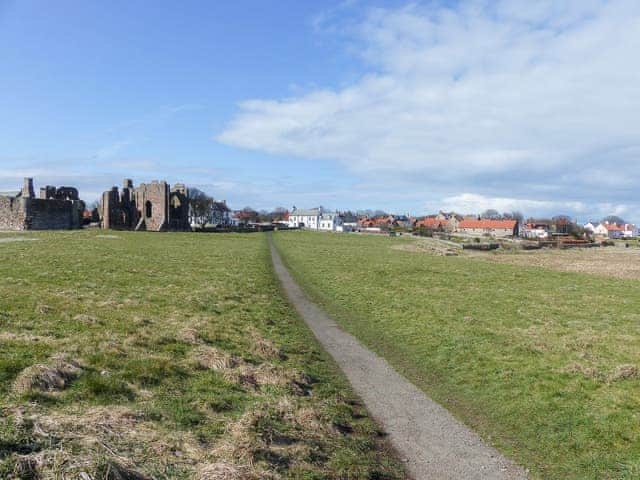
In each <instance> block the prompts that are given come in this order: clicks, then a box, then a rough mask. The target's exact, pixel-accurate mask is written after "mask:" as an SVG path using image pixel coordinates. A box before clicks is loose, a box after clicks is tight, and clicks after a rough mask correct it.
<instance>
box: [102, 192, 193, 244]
mask: <svg viewBox="0 0 640 480" xmlns="http://www.w3.org/2000/svg"><path fill="white" fill-rule="evenodd" d="M187 195H188V191H187V187H185V186H184V185H183V184H176V185H174V187H173V188H171V187H170V186H169V184H168V183H167V182H164V181H162V182H159V181H157V180H154V181H153V182H151V183H148V184H144V183H142V184H140V185H139V186H138V187H134V186H133V181H132V180H130V179H125V180H124V182H123V185H122V190H118V187H113V188H111V190H109V191H106V192H104V193H103V194H102V200H101V203H100V222H101V226H102V228H108V229H115V230H136V231H138V230H147V231H152V232H164V231H169V230H174V231H189V230H191V227H190V225H189V199H188V197H187Z"/></svg>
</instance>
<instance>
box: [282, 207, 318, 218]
mask: <svg viewBox="0 0 640 480" xmlns="http://www.w3.org/2000/svg"><path fill="white" fill-rule="evenodd" d="M321 213H322V210H321V209H320V208H307V209H304V208H296V209H295V210H293V211H292V212H291V213H290V214H289V215H297V216H305V217H316V216H318V215H320V214H321Z"/></svg>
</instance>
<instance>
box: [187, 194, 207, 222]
mask: <svg viewBox="0 0 640 480" xmlns="http://www.w3.org/2000/svg"><path fill="white" fill-rule="evenodd" d="M187 198H188V200H189V216H190V217H191V221H192V223H195V224H197V225H200V226H202V227H204V226H205V225H206V224H207V222H208V221H209V218H210V216H211V210H212V209H213V198H212V197H210V196H209V195H207V194H206V193H204V192H203V191H202V190H199V189H197V188H189V189H188V197H187Z"/></svg>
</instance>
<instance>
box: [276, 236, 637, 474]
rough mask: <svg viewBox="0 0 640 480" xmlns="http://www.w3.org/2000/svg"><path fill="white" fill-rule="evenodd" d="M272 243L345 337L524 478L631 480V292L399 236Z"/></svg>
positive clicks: (625, 286)
mask: <svg viewBox="0 0 640 480" xmlns="http://www.w3.org/2000/svg"><path fill="white" fill-rule="evenodd" d="M274 240H275V242H276V245H277V247H278V249H279V250H280V251H281V253H282V256H283V258H284V261H285V263H287V264H288V266H289V267H290V269H291V270H292V273H293V274H294V276H295V277H296V278H297V279H298V280H299V281H300V282H301V283H302V284H303V286H304V288H305V289H306V291H307V292H308V293H309V294H310V295H311V296H312V298H314V299H315V300H316V301H317V302H318V303H320V304H321V305H323V306H324V307H325V308H326V309H327V310H328V311H330V312H331V313H332V314H333V315H334V316H335V317H336V318H337V319H338V321H339V322H340V323H341V325H342V326H343V327H344V328H345V329H346V330H348V331H349V332H351V333H352V334H354V335H356V336H357V337H358V338H360V340H361V341H363V343H365V344H366V345H368V346H369V347H370V348H372V349H373V350H374V351H376V352H378V353H379V354H381V355H382V356H384V357H385V358H386V359H387V360H388V361H389V362H390V363H391V364H392V365H393V366H394V367H395V368H396V369H398V370H399V371H400V372H401V373H403V374H404V375H405V376H406V377H407V378H409V379H410V380H411V381H412V382H414V383H415V384H416V385H418V386H419V387H420V388H422V389H423V390H424V391H426V392H427V393H428V394H429V395H430V396H432V397H433V398H434V399H435V400H437V401H438V402H440V403H441V404H442V405H444V406H446V407H447V408H448V409H449V410H450V411H452V412H453V413H454V414H455V415H456V416H457V417H458V418H460V419H461V420H463V421H464V422H465V423H467V424H468V425H470V426H471V427H473V428H474V429H475V430H476V431H478V432H479V433H480V435H481V436H482V437H483V438H484V439H485V440H486V441H488V442H489V443H491V444H493V445H495V446H496V447H497V448H499V449H500V450H501V451H503V452H504V453H506V454H507V455H508V456H510V457H512V458H513V459H514V460H515V461H517V462H518V463H520V464H522V465H523V466H525V467H527V468H529V469H530V470H531V474H532V476H533V477H535V478H541V479H637V478H640V378H639V377H638V374H637V369H638V368H639V367H640V283H639V282H638V281H631V280H616V279H610V278H603V277H597V276H587V275H581V274H571V273H560V272H555V271H549V270H544V269H539V268H523V267H516V266H511V265H497V264H493V263H489V262H484V261H482V260H477V259H471V258H466V257H464V256H461V257H439V256H432V255H428V254H424V253H413V252H406V251H400V250H396V249H392V248H391V246H393V245H396V244H398V243H399V242H403V241H407V240H404V239H392V238H385V237H373V236H360V235H329V234H317V233H310V232H280V233H277V234H276V235H274ZM623 365H631V366H632V367H635V368H636V370H635V372H636V373H635V374H633V373H632V374H631V375H630V376H629V375H628V378H621V376H620V375H617V374H616V372H618V369H619V368H620V367H621V366H623ZM631 372H633V368H631Z"/></svg>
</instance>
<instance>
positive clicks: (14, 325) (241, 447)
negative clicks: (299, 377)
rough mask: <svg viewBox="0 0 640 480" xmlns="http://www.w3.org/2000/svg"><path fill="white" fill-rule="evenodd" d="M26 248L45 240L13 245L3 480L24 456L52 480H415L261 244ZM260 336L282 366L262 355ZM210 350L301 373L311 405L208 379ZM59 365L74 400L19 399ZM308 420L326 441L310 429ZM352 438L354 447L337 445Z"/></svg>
mask: <svg viewBox="0 0 640 480" xmlns="http://www.w3.org/2000/svg"><path fill="white" fill-rule="evenodd" d="M104 235H107V236H115V237H116V238H105V237H104ZM15 236H16V235H15V234H0V238H8V237H15ZM21 236H27V237H31V238H36V239H37V240H36V241H30V242H11V243H0V278H2V282H0V478H9V477H11V476H12V475H14V474H15V472H17V471H19V470H20V469H21V468H23V470H24V462H25V460H24V458H30V457H24V455H27V456H28V455H33V458H34V459H37V462H38V467H37V468H38V469H39V471H40V474H41V475H42V476H43V477H46V478H53V477H54V476H55V475H58V476H60V475H62V474H66V475H69V476H70V478H71V477H72V476H73V475H77V474H78V473H79V472H80V471H86V472H88V473H89V474H91V475H95V477H94V478H100V475H101V473H100V472H103V471H106V470H108V469H109V468H110V467H109V465H110V464H111V463H110V462H117V463H119V464H121V465H126V466H128V467H131V468H133V469H134V470H136V471H139V472H143V473H145V474H147V475H152V476H153V477H154V478H157V479H169V478H172V479H173V478H184V479H187V478H195V477H194V475H195V474H196V472H197V471H198V470H199V469H200V468H202V467H203V466H205V465H210V464H215V463H216V462H219V461H227V462H231V463H232V464H237V465H249V464H252V465H253V466H254V468H255V470H256V472H258V474H260V472H262V473H263V474H266V473H276V474H278V475H280V476H281V477H282V478H308V479H312V478H318V479H319V478H336V479H337V478H340V479H343V478H345V479H346V478H352V479H356V478H358V479H359V478H372V479H373V478H381V479H383V478H388V479H392V478H402V477H403V474H402V469H401V467H399V466H398V463H397V462H396V461H395V460H394V459H393V458H392V455H391V454H390V452H389V451H388V448H387V447H386V445H385V442H384V441H383V440H382V439H381V437H380V434H379V432H378V431H377V428H376V426H375V424H374V423H373V422H372V421H371V419H369V418H367V417H366V414H365V415H362V414H363V412H362V408H361V407H360V406H359V404H358V402H357V399H355V398H354V396H353V393H352V392H351V391H350V389H349V387H348V384H347V382H346V380H345V379H344V378H343V377H342V376H341V374H339V372H338V370H337V367H336V366H335V364H334V363H333V362H332V361H331V360H330V359H329V358H328V357H327V356H326V354H324V353H323V352H322V351H321V350H320V348H319V346H318V345H317V343H316V342H315V340H314V339H313V337H312V335H311V333H310V332H309V331H308V330H307V328H306V327H305V326H304V324H303V323H302V322H301V320H300V319H299V318H298V317H297V315H296V314H295V312H294V311H293V309H292V308H291V307H290V306H289V305H288V304H287V303H286V301H285V300H284V298H283V295H282V293H281V291H280V287H279V284H278V282H277V280H276V279H275V277H274V274H273V271H272V267H271V263H270V256H269V250H268V246H267V242H266V237H265V236H264V235H263V234H255V235H237V234H236V235H234V234H223V235H202V234H149V233H131V232H95V231H83V232H42V233H32V234H27V235H21ZM258 337H259V338H263V339H266V340H268V341H271V342H272V343H273V344H274V345H275V346H276V347H277V348H279V349H280V350H281V351H282V353H283V355H282V356H281V358H280V357H279V358H270V359H265V358H263V357H261V356H260V355H259V354H258V353H256V351H255V348H254V342H255V338H258ZM201 348H208V349H214V348H215V349H217V350H218V351H224V352H227V353H228V354H230V355H235V356H237V357H238V358H240V359H241V360H242V362H243V363H244V364H245V365H248V366H250V367H251V366H253V367H257V366H259V365H263V364H273V365H275V366H277V367H279V368H282V369H285V370H291V371H301V372H304V373H305V374H306V375H307V376H308V377H310V378H311V380H312V384H311V386H310V395H307V396H303V395H300V394H299V392H298V393H296V392H295V391H292V390H291V389H290V388H289V387H288V386H286V385H282V386H278V385H266V386H264V387H260V388H258V389H254V388H248V387H247V386H245V385H243V384H240V383H238V382H236V381H234V380H233V378H230V377H229V376H226V375H224V374H223V373H222V372H220V371H214V370H207V369H205V368H202V367H201V366H199V365H198V364H197V363H196V361H195V360H194V356H193V355H194V352H195V351H196V350H197V349H201ZM59 354H64V355H65V356H66V357H67V358H69V359H72V360H73V361H75V362H77V363H79V364H80V366H81V367H82V374H81V375H80V376H78V378H76V379H75V380H74V381H72V382H71V383H70V384H68V385H67V388H64V389H59V390H57V391H40V390H31V391H28V392H25V393H19V392H17V391H16V389H15V387H14V382H15V381H16V378H17V377H18V376H19V375H20V374H21V372H23V370H25V369H26V368H28V367H30V366H32V365H34V364H39V363H44V364H49V363H50V362H51V361H52V357H53V356H55V355H59ZM302 411H311V412H313V414H314V415H315V417H317V418H320V419H321V420H322V421H321V422H320V423H319V425H320V427H322V429H326V431H325V430H322V431H317V432H312V431H305V430H304V429H302V428H299V427H297V426H296V425H297V424H296V423H295V422H296V418H295V417H296V415H298V414H299V412H302ZM365 413H366V412H365ZM315 417H314V418H315ZM252 421H253V423H251V422H252ZM344 423H346V424H347V425H348V426H349V428H350V430H351V433H349V434H337V435H336V434H334V433H333V432H334V430H335V429H334V428H333V426H334V425H338V424H344ZM274 431H285V432H287V435H288V437H289V441H288V443H287V444H286V445H280V444H277V442H275V441H274V440H273V439H272V437H271V436H270V432H274ZM234 432H235V433H234ZM238 432H240V433H238ZM322 432H324V433H322ZM21 462H22V463H21ZM25 478H26V477H25ZM55 478H58V477H55ZM74 478H75V477H74Z"/></svg>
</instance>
